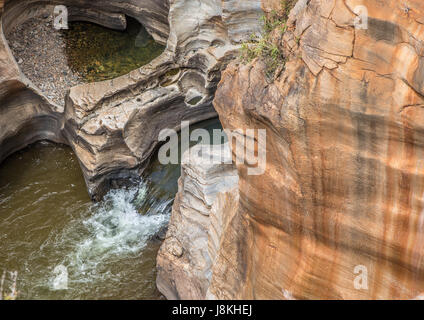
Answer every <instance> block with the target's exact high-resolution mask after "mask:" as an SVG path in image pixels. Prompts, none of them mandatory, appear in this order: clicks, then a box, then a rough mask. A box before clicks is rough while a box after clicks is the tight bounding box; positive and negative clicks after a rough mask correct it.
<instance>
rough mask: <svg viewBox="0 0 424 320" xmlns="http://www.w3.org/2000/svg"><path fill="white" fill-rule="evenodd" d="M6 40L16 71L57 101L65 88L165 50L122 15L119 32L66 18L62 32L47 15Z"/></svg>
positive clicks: (127, 67)
mask: <svg viewBox="0 0 424 320" xmlns="http://www.w3.org/2000/svg"><path fill="white" fill-rule="evenodd" d="M7 38H8V41H9V46H10V48H11V50H12V52H13V54H14V56H15V59H16V61H17V62H18V64H19V66H20V69H21V71H22V72H23V73H24V74H25V75H26V76H27V77H28V78H29V80H31V81H32V82H33V83H34V85H36V86H37V87H38V88H40V90H41V91H42V92H43V93H44V94H45V95H46V96H47V97H48V98H49V99H50V100H52V101H53V102H55V103H57V104H59V105H63V104H64V97H65V94H66V91H67V90H68V89H69V88H71V87H73V86H75V85H78V84H81V83H88V82H97V81H102V80H109V79H113V78H116V77H119V76H121V75H124V74H127V73H129V72H130V71H132V70H134V69H137V68H139V67H141V66H143V65H145V64H147V63H149V62H151V61H152V60H153V59H155V58H156V57H158V56H159V55H160V54H161V53H162V52H163V51H164V49H165V47H164V46H162V45H160V44H158V43H156V42H155V41H154V40H153V38H152V37H151V36H150V35H149V34H148V32H147V31H146V30H145V29H144V27H143V26H142V25H141V24H140V23H139V22H138V21H137V20H135V19H132V18H128V17H127V29H126V30H124V31H117V30H112V29H108V28H105V27H102V26H100V25H96V24H93V23H90V22H70V23H69V29H68V30H56V29H55V28H54V25H53V17H52V16H48V15H47V16H44V17H34V18H31V19H29V20H27V21H25V22H24V23H23V24H21V25H19V26H17V27H15V28H14V29H13V30H11V31H10V32H9V33H8V35H7Z"/></svg>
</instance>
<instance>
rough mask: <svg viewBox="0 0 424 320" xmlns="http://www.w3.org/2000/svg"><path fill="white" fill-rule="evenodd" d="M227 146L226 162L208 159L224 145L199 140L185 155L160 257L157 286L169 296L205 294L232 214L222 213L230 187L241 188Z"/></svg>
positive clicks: (234, 191) (199, 296)
mask: <svg viewBox="0 0 424 320" xmlns="http://www.w3.org/2000/svg"><path fill="white" fill-rule="evenodd" d="M224 146H225V153H224V156H223V158H222V163H213V162H212V161H209V159H211V158H213V157H214V158H218V156H219V155H221V150H223V149H222V146H212V147H211V146H205V145H197V146H195V147H193V148H192V149H190V150H189V151H187V152H186V153H185V154H184V156H183V160H182V163H183V165H182V172H181V178H180V180H179V184H178V185H179V192H178V194H177V196H176V198H175V201H174V206H173V209H172V217H171V221H170V223H169V229H168V232H167V234H166V239H165V241H164V243H163V244H162V246H161V248H160V250H159V253H158V258H157V266H158V276H157V281H156V282H157V287H158V289H159V290H160V291H161V292H162V293H163V294H164V295H165V296H166V297H167V298H168V299H204V298H205V297H206V294H207V290H208V288H209V283H210V280H211V279H210V278H211V275H212V273H211V268H212V265H213V264H214V261H215V258H216V255H217V252H218V251H219V248H220V239H221V238H222V235H223V233H224V232H225V231H224V230H225V226H226V225H227V221H226V219H227V218H228V217H229V215H228V210H225V212H226V215H225V217H223V216H222V215H221V213H222V212H224V210H223V208H226V209H228V207H227V205H229V204H230V202H229V201H227V200H228V199H230V197H228V196H227V193H228V194H231V195H234V196H235V197H237V194H238V188H237V184H238V176H237V171H236V168H235V166H234V165H233V164H232V161H231V152H230V147H229V145H228V144H226V145H224ZM189 156H190V159H189V160H188V157H189ZM228 160H229V161H228Z"/></svg>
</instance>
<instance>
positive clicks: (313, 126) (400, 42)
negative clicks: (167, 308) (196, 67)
mask: <svg viewBox="0 0 424 320" xmlns="http://www.w3.org/2000/svg"><path fill="white" fill-rule="evenodd" d="M262 4H263V9H264V11H265V12H268V13H270V14H271V13H272V12H273V10H280V9H281V4H282V2H281V1H277V0H275V1H274V0H266V1H263V3H262ZM364 10H365V11H364ZM360 16H362V19H359V18H360ZM364 18H367V19H366V20H364ZM423 19H424V4H423V3H422V1H418V0H416V1H414V0H411V1H407V2H402V3H400V2H399V1H396V0H389V1H384V2H382V1H378V0H368V1H362V0H346V1H341V0H309V1H307V0H305V1H304V0H300V1H298V2H297V5H296V6H295V8H294V9H293V10H292V11H291V14H290V16H289V19H288V21H287V30H286V31H285V32H284V34H282V33H281V32H279V30H277V32H274V33H272V35H271V36H272V37H273V38H274V41H275V42H276V45H277V46H278V48H279V49H280V50H281V51H282V52H283V53H284V57H285V65H284V69H280V70H278V69H277V74H275V77H274V79H270V78H269V77H268V76H267V65H266V63H265V62H264V61H263V60H262V59H255V60H254V61H252V62H251V63H248V64H247V65H243V64H240V63H238V62H235V63H231V64H230V66H229V67H228V68H227V69H226V70H225V72H224V73H223V78H222V80H221V82H220V84H219V88H218V91H217V93H216V97H215V100H214V105H215V108H216V110H217V112H218V113H219V116H220V120H221V122H222V124H223V126H224V128H226V129H229V130H236V129H238V130H239V132H246V129H263V130H266V132H267V143H266V154H267V163H266V170H265V173H264V174H263V175H261V176H259V177H258V176H253V175H249V174H248V170H247V169H248V168H249V165H248V164H246V163H239V164H237V173H238V176H239V183H238V187H237V188H236V189H235V190H234V191H233V192H228V191H227V192H224V193H222V194H220V195H219V196H217V197H216V198H215V200H214V206H215V209H214V210H215V211H214V210H212V209H211V211H210V212H212V211H214V212H215V213H214V214H212V213H210V214H209V219H208V220H207V221H208V222H207V223H208V224H209V228H203V233H202V234H201V236H199V238H202V244H196V245H194V244H191V245H190V244H187V243H185V244H181V243H180V246H179V247H178V248H179V249H178V250H175V251H173V250H170V251H169V252H171V254H164V252H165V250H166V247H165V245H166V244H167V243H172V242H171V240H169V242H167V241H166V242H165V245H164V247H163V248H162V249H161V254H162V256H161V255H160V258H159V259H158V264H159V270H160V273H159V275H160V277H159V280H158V281H159V283H158V284H159V288H160V289H161V290H162V292H164V294H165V295H166V296H167V297H169V298H193V297H195V298H199V297H200V298H211V299H214V298H219V299H413V298H420V297H422V291H423V288H424V278H423V275H424V264H423V256H424V251H423V246H422V239H423V234H424V229H423V225H424V224H423V221H424V211H423V208H424V206H423V205H424V202H423V199H424V178H423V172H424V163H423V161H422V160H421V159H422V155H423V153H424V149H423V148H422V146H423V141H424V136H422V132H423V127H422V126H423V125H422V124H423V123H424V121H421V120H423V119H422V117H423V115H424V112H423V110H424V109H423V106H424V103H423V102H424V101H423V97H424V91H423V85H422V82H423V80H422V79H424V75H423V68H422V65H423V61H424V60H423V43H424V25H423V23H422V22H423ZM365 21H366V24H365V25H364V24H363V23H364V22H365ZM278 27H279V26H278ZM235 150H236V149H235V148H233V153H234V154H233V157H234V159H236V154H235ZM192 171H193V172H195V168H192ZM191 179H192V180H196V176H192V177H191ZM184 181H186V180H184V178H183V179H182V182H180V190H179V195H178V197H177V198H178V199H184V198H186V197H190V196H191V193H190V191H189V190H187V188H186V187H185V185H184ZM215 203H216V205H215ZM182 210H183V212H184V217H186V219H187V220H188V219H190V218H192V217H194V216H195V215H196V214H197V212H196V210H195V209H193V208H190V207H185V206H183V205H182V201H181V200H179V201H177V202H176V205H175V207H174V210H173V218H172V219H174V221H177V220H178V219H181V218H179V217H181V216H182V215H181V211H182ZM214 215H215V216H217V217H220V218H218V219H217V220H215V219H213V218H212V217H213V216H214ZM178 221H181V220H178ZM217 221H220V222H217ZM222 221H225V222H224V223H223V222H222ZM174 224H177V225H178V226H181V227H180V228H179V230H180V231H179V232H180V233H179V234H178V232H177V233H176V232H175V228H172V229H171V230H170V233H169V236H170V239H181V238H182V239H184V237H185V236H186V237H189V234H190V231H189V230H184V229H185V228H184V227H182V226H183V225H185V224H186V223H185V222H181V223H175V222H174ZM223 225H224V226H223ZM214 229H217V230H221V232H211V230H214ZM190 230H191V227H190ZM222 230H225V231H222ZM176 234H177V235H176ZM205 237H207V239H208V240H207V241H206V239H205ZM206 242H208V243H209V247H208V248H209V250H208V254H209V256H208V257H209V258H210V261H211V262H210V264H209V265H208V269H207V270H208V272H209V273H208V274H209V275H208V277H203V278H202V277H200V278H201V279H202V280H201V281H198V279H199V276H194V274H195V270H197V269H196V265H197V264H198V263H200V262H201V261H203V260H202V259H200V258H199V257H197V256H195V255H191V254H190V252H191V250H196V251H197V252H205V250H206ZM211 243H214V244H215V245H211ZM217 243H219V245H218V246H217V245H216V244H217ZM200 245H201V247H199V246H200ZM172 252H174V253H176V254H174V255H173V258H166V257H171V256H172ZM164 256H165V258H164ZM211 257H213V258H211ZM166 259H168V260H166ZM204 265H205V264H204ZM167 266H168V267H169V269H166V267H167ZM202 270H204V269H202ZM181 277H186V278H185V279H186V280H187V282H183V281H182V280H176V279H181ZM193 278H194V279H196V280H195V281H193V280H192V279H193ZM205 279H207V280H205Z"/></svg>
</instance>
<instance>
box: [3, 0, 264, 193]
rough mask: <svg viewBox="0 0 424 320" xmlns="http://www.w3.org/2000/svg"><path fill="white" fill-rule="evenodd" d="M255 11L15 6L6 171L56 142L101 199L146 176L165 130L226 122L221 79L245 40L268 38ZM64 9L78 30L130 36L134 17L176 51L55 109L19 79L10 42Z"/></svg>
mask: <svg viewBox="0 0 424 320" xmlns="http://www.w3.org/2000/svg"><path fill="white" fill-rule="evenodd" d="M249 3H250V5H249V6H241V5H238V4H237V1H215V0H208V1H201V2H199V1H194V0H173V1H167V0H148V1H145V0H126V1H115V0H108V1H88V0H66V1H65V0H64V1H55V0H45V1H38V0H37V1H35V0H10V1H5V6H4V12H3V14H2V16H1V25H2V27H1V28H2V30H1V32H0V33H1V35H0V36H1V39H0V71H1V73H0V161H1V160H3V159H4V158H5V157H7V156H8V155H9V154H11V153H12V152H14V151H16V150H18V149H20V148H22V147H24V146H26V145H27V144H28V143H31V142H34V141H36V140H40V139H49V140H53V141H57V142H62V143H67V144H69V145H71V147H72V148H73V150H74V151H75V153H76V155H77V157H78V159H79V160H80V164H81V168H82V170H83V173H84V177H85V179H86V182H87V186H88V189H89V192H90V194H91V196H92V197H93V198H99V197H101V196H102V194H103V193H104V192H105V191H106V190H107V189H108V188H109V186H110V182H111V181H120V180H128V179H129V178H131V177H134V176H139V175H140V173H141V172H142V171H143V169H144V168H145V166H146V164H147V161H148V160H149V158H150V156H151V155H152V154H153V152H154V151H155V149H156V147H157V146H158V143H159V141H158V134H159V132H160V131H161V130H162V129H165V128H169V129H177V130H178V129H179V126H180V123H181V121H182V120H189V121H191V122H192V123H194V122H198V121H201V120H205V119H210V118H212V117H215V116H216V112H215V110H214V109H213V107H212V104H211V102H212V99H213V96H214V92H215V90H216V86H217V84H218V82H219V80H220V75H221V70H222V69H223V68H225V66H226V64H227V63H228V62H229V61H230V60H231V59H232V58H234V56H235V54H237V48H238V46H239V42H240V39H242V38H243V37H247V36H248V35H250V34H251V33H254V32H258V30H259V25H258V24H257V23H256V21H257V18H258V17H259V16H260V15H261V9H260V6H259V0H257V1H250V2H249ZM57 4H60V5H66V6H67V7H68V11H69V14H70V20H75V19H78V20H87V21H95V22H97V23H99V24H102V25H104V26H108V27H111V28H117V29H121V28H122V27H123V24H122V21H124V19H125V16H124V15H128V16H131V17H134V18H136V19H138V20H139V21H140V22H141V23H142V24H143V25H144V26H145V27H146V29H147V30H148V31H149V32H150V33H151V34H152V35H153V37H154V38H155V39H156V40H157V41H159V42H161V43H165V42H166V43H167V49H166V50H165V52H164V53H163V54H162V55H161V56H160V57H158V58H157V59H155V60H154V61H152V62H151V63H150V64H148V65H146V66H144V67H142V68H140V69H138V70H134V71H133V72H131V73H130V74H128V75H124V76H122V77H119V78H117V79H113V80H110V81H104V82H100V83H92V84H84V85H79V86H77V87H73V88H71V89H70V92H69V93H68V95H67V98H66V101H65V107H64V108H63V107H61V106H58V105H55V104H54V103H53V102H52V101H49V99H47V98H46V97H45V96H44V95H43V93H42V92H41V91H40V90H39V89H38V88H37V87H35V86H34V85H33V84H32V83H31V82H30V81H29V80H28V79H27V78H26V77H25V76H24V75H23V74H22V73H21V72H20V71H19V66H18V64H17V63H16V61H15V59H14V58H13V56H12V54H11V52H10V50H9V48H8V44H7V41H6V38H7V33H8V31H9V30H12V29H13V27H14V26H16V24H19V23H23V22H24V21H26V19H29V18H31V17H34V16H38V15H43V14H45V13H46V12H48V13H50V14H51V13H52V12H53V10H54V6H55V5H57ZM255 17H256V18H255ZM254 18H255V19H254ZM5 36H6V37H5ZM167 39H168V40H167ZM192 101H196V102H195V103H194V102H192Z"/></svg>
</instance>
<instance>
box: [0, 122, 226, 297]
mask: <svg viewBox="0 0 424 320" xmlns="http://www.w3.org/2000/svg"><path fill="white" fill-rule="evenodd" d="M200 127H202V128H207V129H209V130H212V129H215V128H218V129H219V128H221V126H220V124H219V121H218V120H212V121H207V122H204V123H201V124H199V125H197V126H193V127H192V129H195V128H200ZM180 170H181V168H180V166H179V165H161V164H159V162H158V161H157V160H155V161H153V163H152V164H151V165H150V167H149V168H148V170H147V172H146V173H145V176H144V177H143V178H142V179H141V181H140V183H138V184H137V185H136V186H134V187H129V188H123V189H119V190H111V191H110V192H109V193H108V194H107V196H106V197H105V199H104V200H103V201H101V202H99V203H93V202H91V200H90V198H89V196H88V194H87V190H86V186H85V183H84V180H83V176H82V172H81V169H80V167H79V163H78V160H77V159H76V157H75V155H74V153H73V152H72V150H71V149H70V148H69V147H67V146H62V145H55V144H52V143H49V142H39V143H36V144H34V145H31V146H30V147H28V148H26V149H24V150H22V151H19V152H17V153H15V154H14V155H12V156H10V157H9V158H7V159H6V160H5V161H4V162H3V163H1V164H0V276H1V275H2V274H3V272H4V271H7V273H6V280H5V285H4V287H5V290H4V291H7V290H6V289H8V287H9V286H10V285H11V283H10V278H11V277H10V276H9V272H15V271H17V272H18V277H17V283H16V284H17V290H18V292H19V293H18V299H161V298H163V297H162V296H161V295H160V293H159V292H158V291H157V289H156V285H155V278H156V255H157V251H158V249H159V246H160V244H161V241H160V240H159V238H160V237H159V235H160V234H163V232H164V229H165V228H166V225H167V223H168V220H169V217H170V212H171V206H172V202H173V199H174V197H175V194H176V192H177V180H178V178H179V176H180Z"/></svg>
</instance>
